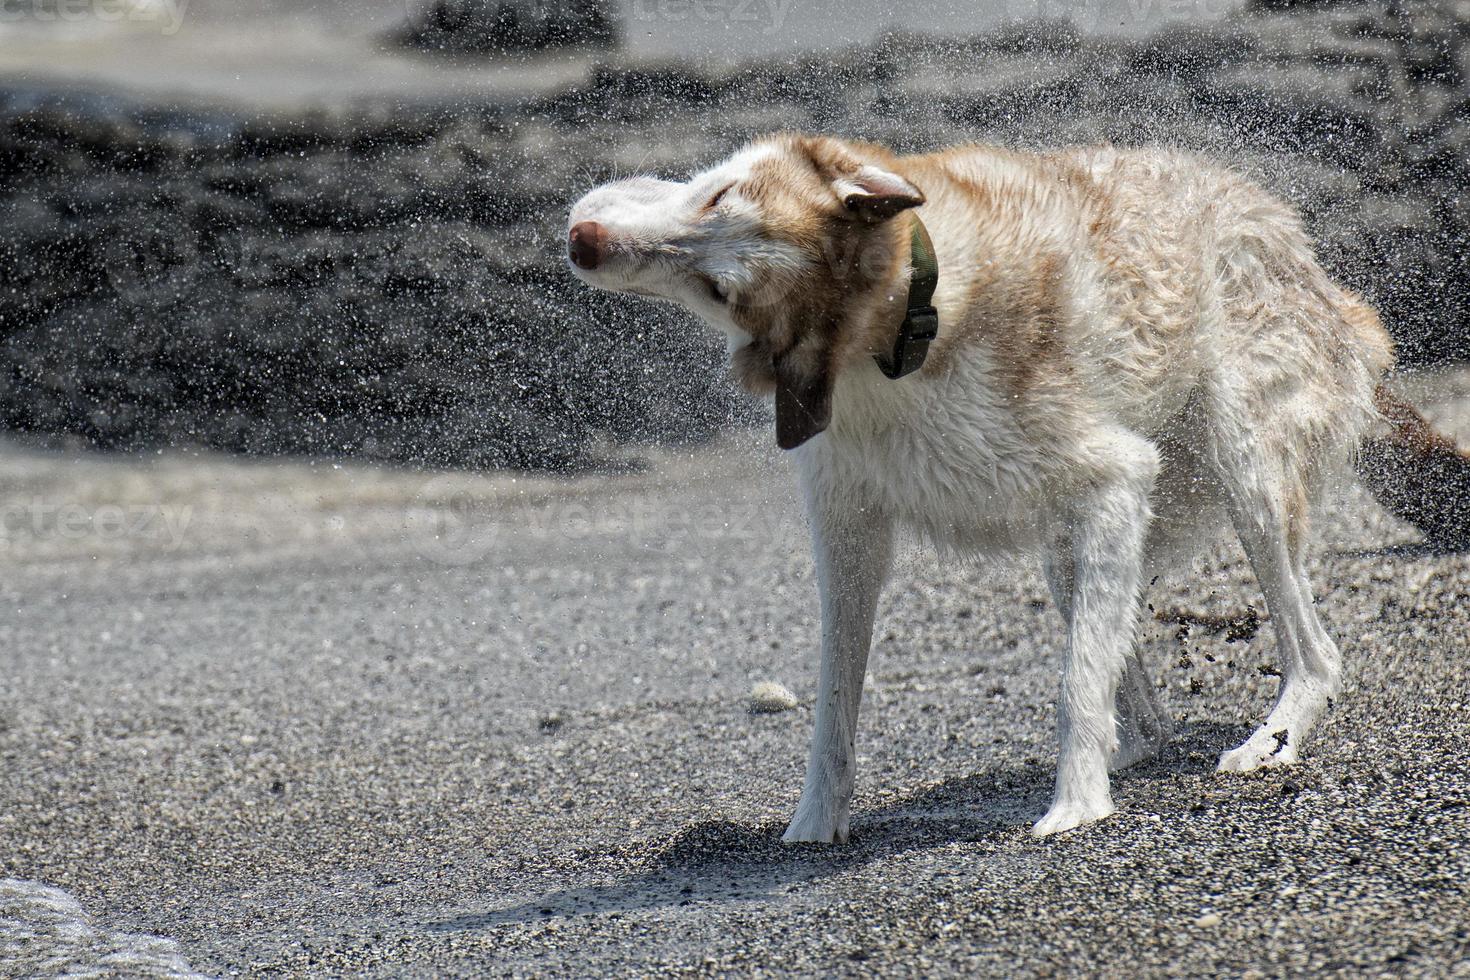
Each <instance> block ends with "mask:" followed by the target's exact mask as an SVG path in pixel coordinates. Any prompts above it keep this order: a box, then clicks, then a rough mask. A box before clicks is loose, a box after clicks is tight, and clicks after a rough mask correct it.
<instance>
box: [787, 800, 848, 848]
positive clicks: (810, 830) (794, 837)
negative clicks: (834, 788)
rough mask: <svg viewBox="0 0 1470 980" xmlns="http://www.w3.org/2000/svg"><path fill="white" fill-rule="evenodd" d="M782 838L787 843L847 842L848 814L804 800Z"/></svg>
mask: <svg viewBox="0 0 1470 980" xmlns="http://www.w3.org/2000/svg"><path fill="white" fill-rule="evenodd" d="M781 840H783V841H785V842H786V843H787V844H846V843H847V814H846V813H842V814H838V813H837V812H836V811H835V810H834V808H833V807H831V806H825V805H817V804H813V805H809V804H807V802H806V801H805V800H803V801H802V802H801V803H800V804H799V805H798V806H797V807H796V814H795V815H794V816H793V817H792V818H791V823H790V824H789V825H788V826H787V827H786V833H784V834H782V835H781Z"/></svg>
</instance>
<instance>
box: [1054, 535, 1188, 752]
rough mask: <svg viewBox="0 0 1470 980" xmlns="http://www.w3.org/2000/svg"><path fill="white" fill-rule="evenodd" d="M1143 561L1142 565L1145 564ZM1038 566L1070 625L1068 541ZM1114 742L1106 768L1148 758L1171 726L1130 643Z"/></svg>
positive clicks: (1117, 699) (1071, 566) (1073, 572)
mask: <svg viewBox="0 0 1470 980" xmlns="http://www.w3.org/2000/svg"><path fill="white" fill-rule="evenodd" d="M1146 567H1147V565H1145V568H1146ZM1042 569H1043V571H1044V572H1045V573H1046V583H1047V585H1048V586H1049V587H1050V588H1051V595H1052V600H1053V601H1054V602H1055V603H1056V604H1057V610H1058V611H1059V612H1060V613H1061V614H1062V622H1063V624H1064V625H1065V626H1066V628H1067V629H1068V630H1069V631H1070V630H1071V628H1072V583H1073V579H1074V578H1075V576H1076V566H1075V564H1074V563H1073V560H1072V544H1071V541H1070V540H1068V539H1067V538H1062V539H1059V540H1058V541H1057V542H1055V543H1054V545H1053V547H1052V548H1051V549H1050V550H1049V551H1048V553H1047V555H1046V558H1045V561H1044V562H1043V564H1042ZM1114 703H1115V707H1116V710H1117V726H1118V745H1117V747H1116V748H1115V749H1113V752H1112V754H1111V755H1110V756H1109V757H1108V769H1109V770H1112V771H1117V770H1119V769H1126V768H1128V767H1129V766H1131V765H1134V764H1135V763H1138V762H1142V761H1143V760H1144V759H1152V758H1153V757H1154V756H1156V755H1158V754H1159V753H1160V752H1161V751H1163V748H1164V745H1165V743H1167V742H1168V741H1169V737H1170V736H1171V735H1172V734H1173V728H1174V726H1173V725H1172V724H1171V723H1170V721H1169V716H1168V714H1167V713H1166V712H1165V711H1164V709H1163V708H1162V707H1161V706H1160V705H1159V702H1158V699H1157V697H1156V696H1155V694H1154V685H1153V681H1152V680H1151V679H1150V678H1149V675H1148V671H1147V670H1145V669H1144V664H1143V656H1142V652H1141V651H1140V650H1139V648H1138V644H1137V643H1134V644H1133V645H1132V647H1130V649H1129V651H1128V657H1127V661H1126V663H1125V664H1124V667H1123V677H1122V679H1121V680H1119V681H1118V692H1117V695H1116V697H1115V702H1114Z"/></svg>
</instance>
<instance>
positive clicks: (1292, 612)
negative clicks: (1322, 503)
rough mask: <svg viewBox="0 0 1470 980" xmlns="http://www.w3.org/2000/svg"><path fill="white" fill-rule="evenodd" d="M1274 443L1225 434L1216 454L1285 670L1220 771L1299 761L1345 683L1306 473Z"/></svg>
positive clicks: (1236, 522)
mask: <svg viewBox="0 0 1470 980" xmlns="http://www.w3.org/2000/svg"><path fill="white" fill-rule="evenodd" d="M1271 442H1272V440H1271V439H1267V438H1264V437H1260V436H1258V435H1254V434H1253V435H1244V434H1242V435H1241V436H1239V437H1237V438H1229V437H1228V435H1227V436H1226V437H1224V438H1220V439H1219V447H1218V450H1217V452H1216V454H1215V456H1216V458H1217V460H1218V461H1219V465H1220V477H1221V480H1222V481H1223V482H1224V484H1225V486H1226V489H1227V491H1228V496H1227V500H1228V507H1229V509H1230V517H1231V520H1232V522H1233V523H1234V525H1235V531H1236V534H1238V535H1239V536H1240V543H1241V544H1242V545H1243V546H1244V548H1245V553H1246V556H1247V557H1248V558H1249V559H1250V563H1251V567H1252V568H1253V569H1254V570H1255V573H1256V581H1257V582H1258V583H1259V584H1260V587H1261V592H1262V593H1263V594H1264V596H1265V599H1266V608H1267V609H1268V610H1269V611H1270V613H1271V621H1272V623H1273V624H1274V625H1275V628H1276V643H1277V647H1278V649H1279V653H1280V657H1281V676H1282V680H1281V689H1280V691H1279V692H1278V694H1277V699H1276V705H1275V707H1274V708H1272V709H1271V713H1270V714H1269V715H1268V716H1267V718H1266V721H1265V723H1264V724H1262V725H1261V726H1260V727H1259V728H1257V729H1256V730H1255V732H1254V733H1253V734H1252V735H1251V736H1250V738H1248V739H1247V740H1246V741H1245V742H1244V743H1243V744H1242V745H1240V746H1239V747H1238V748H1235V749H1231V750H1230V751H1229V752H1226V753H1225V754H1223V755H1222V756H1221V757H1220V769H1221V770H1222V771H1229V772H1249V771H1251V770H1253V769H1257V768H1260V767H1262V766H1273V765H1288V764H1290V763H1293V762H1296V761H1297V759H1298V757H1299V754H1300V752H1301V748H1302V745H1303V743H1304V742H1305V741H1306V739H1307V737H1308V735H1309V734H1310V733H1311V731H1312V728H1313V727H1314V726H1315V725H1316V723H1317V720H1318V719H1319V718H1320V717H1321V716H1322V714H1323V712H1324V711H1325V710H1326V709H1327V707H1328V706H1329V704H1330V703H1331V699H1332V698H1333V697H1335V696H1336V695H1337V692H1338V689H1339V687H1340V685H1341V675H1342V658H1341V656H1340V655H1339V653H1338V650H1337V645H1336V644H1335V643H1333V642H1332V638H1331V637H1329V636H1328V635H1327V631H1326V630H1325V629H1323V627H1322V623H1321V621H1320V620H1319V619H1318V618H1317V611H1316V609H1315V608H1313V604H1312V591H1311V585H1310V583H1309V582H1308V581H1307V576H1306V571H1305V564H1304V560H1303V559H1304V549H1305V541H1304V538H1305V535H1306V530H1305V529H1306V519H1307V515H1306V511H1307V506H1308V501H1309V499H1310V494H1309V492H1308V490H1307V488H1306V487H1305V486H1304V479H1305V474H1303V473H1301V472H1296V471H1292V470H1290V468H1289V467H1288V466H1287V465H1286V464H1285V463H1284V462H1283V460H1290V459H1292V458H1293V456H1292V454H1290V453H1287V452H1281V451H1276V452H1273V451H1272V446H1271V445H1270V443H1271ZM1275 448H1276V449H1277V450H1280V448H1281V447H1279V446H1277V447H1275Z"/></svg>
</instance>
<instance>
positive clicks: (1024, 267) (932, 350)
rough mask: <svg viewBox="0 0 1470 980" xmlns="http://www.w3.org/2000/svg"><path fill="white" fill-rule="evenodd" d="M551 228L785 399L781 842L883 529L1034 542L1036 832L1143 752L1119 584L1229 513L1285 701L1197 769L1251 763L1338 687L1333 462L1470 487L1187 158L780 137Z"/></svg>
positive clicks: (1054, 825)
mask: <svg viewBox="0 0 1470 980" xmlns="http://www.w3.org/2000/svg"><path fill="white" fill-rule="evenodd" d="M566 245H567V261H568V263H569V265H570V267H571V270H572V272H573V273H574V274H575V275H576V276H577V277H579V278H580V279H582V280H583V281H585V282H586V283H589V284H591V285H593V286H596V287H600V288H602V289H609V290H615V291H619V292H624V293H634V294H638V295H643V296H652V297H658V298H661V299H664V300H672V301H673V302H675V303H678V304H681V305H683V306H684V307H687V308H688V309H689V310H691V311H693V312H694V313H695V314H697V315H698V316H699V317H700V318H702V319H703V320H705V321H707V322H708V323H709V324H711V325H712V326H714V327H715V328H717V329H718V330H720V331H721V332H723V334H724V335H725V337H726V338H727V339H728V342H729V349H730V355H731V364H732V369H733V373H734V375H735V377H736V378H737V379H738V381H739V382H740V383H741V384H742V385H744V386H745V387H746V388H747V389H749V390H750V391H751V392H754V393H756V394H761V395H774V399H775V415H776V439H777V442H778V444H779V445H780V446H781V447H782V448H783V449H787V450H791V451H792V452H793V454H794V456H795V460H796V464H797V469H798V472H799V476H800V483H801V487H802V490H803V495H804V497H805V501H806V506H807V510H808V517H809V521H810V525H811V531H812V538H813V543H814V550H815V557H816V571H817V581H818V584H819V588H820V593H821V611H822V638H821V670H820V679H819V682H818V689H817V698H816V705H815V712H814V714H815V732H814V734H813V737H812V743H811V754H810V757H809V761H808V766H807V775H806V782H805V785H804V788H803V790H802V794H801V800H800V803H799V804H798V806H797V808H796V812H795V815H794V816H793V817H792V819H791V822H790V825H789V827H788V829H787V830H786V833H785V838H784V839H785V840H787V841H812V842H843V841H845V840H846V839H847V837H848V824H849V817H848V814H849V808H850V803H851V799H852V794H853V786H854V767H855V756H854V736H855V732H856V727H857V719H858V706H859V702H860V700H861V697H862V688H863V680H864V674H865V672H866V666H867V660H868V650H869V646H870V642H871V638H872V632H873V620H874V613H875V607H876V604H877V601H878V597H879V592H880V590H881V588H882V587H883V584H884V581H885V578H886V577H887V575H888V572H889V567H890V563H891V559H892V556H893V552H894V541H895V535H896V534H897V532H898V531H899V530H900V529H906V530H909V531H913V532H917V533H918V534H919V535H920V536H921V537H922V538H924V539H927V540H928V541H929V542H931V543H932V544H933V545H935V546H936V547H937V548H938V549H939V550H940V551H941V552H952V553H959V554H997V553H1000V554H1007V553H1009V554H1020V555H1035V556H1038V557H1039V558H1040V560H1041V566H1042V569H1043V571H1044V573H1045V576H1046V580H1047V582H1048V585H1049V587H1050V590H1051V593H1052V595H1053V597H1054V599H1055V601H1056V605H1057V607H1058V609H1059V610H1060V612H1061V615H1062V618H1063V620H1064V622H1065V624H1066V628H1067V648H1066V655H1065V662H1064V668H1063V671H1062V676H1061V693H1060V697H1059V699H1058V702H1057V703H1058V722H1057V728H1058V737H1059V749H1058V762H1057V773H1056V788H1055V794H1054V797H1053V800H1052V803H1051V807H1050V809H1049V810H1048V811H1047V812H1046V814H1045V815H1044V816H1042V817H1041V819H1040V820H1038V821H1037V822H1036V823H1035V825H1034V827H1033V828H1032V832H1033V833H1034V834H1036V835H1037V836H1045V835H1049V834H1055V833H1059V832H1062V831H1067V830H1071V829H1073V828H1075V827H1079V826H1081V825H1084V824H1087V823H1090V822H1091V821H1095V820H1099V819H1101V818H1103V817H1106V816H1108V815H1109V814H1111V813H1113V812H1114V806H1113V801H1112V797H1111V791H1110V786H1109V770H1110V769H1117V768H1121V767H1124V766H1128V765H1130V764H1132V763H1135V762H1137V761H1139V760H1141V759H1145V758H1148V757H1150V756H1153V755H1155V754H1157V753H1158V751H1159V750H1160V748H1161V746H1162V745H1163V744H1164V741H1165V739H1166V738H1167V736H1168V734H1169V728H1170V726H1169V720H1168V718H1167V716H1166V715H1165V714H1164V712H1163V711H1162V710H1161V709H1160V707H1159V705H1158V704H1157V703H1156V701H1155V697H1154V685H1153V684H1152V683H1151V682H1150V680H1149V678H1148V676H1147V675H1146V674H1145V672H1144V668H1143V665H1142V663H1141V662H1140V658H1139V654H1138V650H1137V647H1136V645H1135V634H1136V631H1137V626H1138V619H1139V607H1140V604H1141V594H1142V590H1143V587H1144V585H1145V583H1148V582H1150V581H1151V580H1152V578H1153V576H1154V575H1156V574H1158V572H1159V571H1161V570H1162V569H1164V568H1165V567H1166V566H1167V564H1168V563H1169V562H1171V561H1176V560H1178V559H1179V558H1180V557H1181V556H1182V555H1184V554H1186V553H1188V551H1189V545H1190V544H1191V543H1192V542H1195V541H1197V540H1199V539H1200V538H1201V535H1202V532H1203V531H1205V530H1208V529H1209V528H1210V527H1212V526H1219V525H1223V524H1224V523H1225V522H1226V521H1228V522H1229V524H1230V525H1233V528H1234V531H1235V533H1236V534H1237V535H1238V536H1239V538H1240V541H1241V543H1242V545H1244V548H1245V553H1246V555H1247V556H1248V558H1249V560H1250V562H1251V565H1252V567H1253V569H1254V571H1255V574H1256V578H1257V580H1258V582H1259V584H1260V587H1261V590H1262V591H1263V593H1264V595H1265V601H1266V605H1267V608H1268V610H1269V612H1270V617H1271V620H1272V622H1273V624H1274V626H1275V631H1276V636H1277V642H1278V645H1279V648H1280V654H1281V662H1282V680H1281V684H1280V690H1279V694H1278V697H1277V701H1276V704H1275V706H1274V707H1273V708H1272V709H1271V711H1270V714H1269V715H1268V717H1267V718H1266V720H1265V721H1264V722H1263V723H1262V724H1261V725H1260V726H1259V727H1258V728H1256V729H1255V731H1254V732H1253V733H1252V734H1251V735H1250V737H1249V738H1247V739H1246V740H1245V742H1244V743H1242V744H1241V745H1239V746H1237V747H1235V748H1233V749H1230V750H1229V751H1226V752H1225V753H1224V754H1223V755H1222V756H1221V757H1220V761H1219V768H1220V769H1221V770H1224V771H1229V772H1250V771H1252V770H1255V769H1259V768H1261V767H1263V766H1279V765H1289V764H1291V763H1293V762H1295V761H1297V759H1298V757H1299V753H1300V752H1301V751H1302V748H1303V746H1304V745H1305V744H1306V743H1307V740H1308V739H1309V737H1310V736H1311V734H1312V729H1313V727H1314V726H1315V725H1316V723H1317V721H1318V719H1319V718H1320V716H1321V715H1322V714H1323V712H1324V711H1325V710H1326V709H1327V708H1328V707H1329V706H1330V705H1331V703H1332V699H1333V698H1334V696H1336V694H1337V693H1338V690H1339V686H1340V683H1341V680H1340V678H1341V659H1340V657H1339V653H1338V649H1337V646H1336V645H1335V644H1334V642H1333V640H1332V639H1331V637H1329V636H1328V634H1327V631H1326V630H1325V629H1324V628H1323V626H1322V624H1321V622H1320V621H1319V620H1318V617H1317V613H1316V611H1315V610H1314V608H1313V598H1312V592H1311V586H1310V583H1309V582H1308V581H1307V576H1306V570H1305V563H1304V562H1305V557H1306V548H1307V541H1308V521H1309V517H1310V511H1311V508H1312V505H1313V503H1314V502H1315V501H1316V500H1317V498H1318V496H1319V494H1320V492H1321V490H1322V488H1323V486H1324V484H1325V483H1327V482H1328V480H1329V477H1330V475H1331V474H1332V473H1333V471H1334V469H1335V468H1336V467H1337V465H1338V464H1339V463H1341V462H1344V461H1347V460H1350V459H1352V458H1353V457H1354V454H1355V452H1356V450H1357V449H1358V447H1359V446H1360V444H1362V443H1363V442H1364V440H1365V438H1366V437H1367V436H1368V435H1369V434H1370V433H1371V432H1373V431H1374V430H1375V427H1376V429H1377V430H1378V431H1380V432H1381V431H1382V430H1387V432H1388V434H1387V435H1380V436H1378V437H1376V438H1375V439H1374V440H1372V442H1371V445H1372V446H1373V447H1374V451H1375V452H1376V453H1377V454H1378V457H1379V459H1380V461H1382V462H1383V463H1384V464H1385V466H1386V467H1387V468H1388V469H1389V470H1390V471H1391V473H1392V476H1393V479H1392V480H1389V481H1388V482H1389V483H1392V484H1393V485H1394V486H1396V487H1400V488H1402V487H1403V485H1404V482H1405V481H1409V482H1410V483H1412V482H1413V481H1414V480H1416V479H1421V478H1424V477H1425V475H1426V474H1429V473H1431V472H1438V473H1439V474H1440V476H1441V478H1443V479H1444V480H1448V481H1449V482H1450V483H1452V484H1453V489H1454V490H1455V492H1456V493H1459V494H1461V496H1460V498H1459V499H1460V500H1462V501H1464V500H1467V499H1470V496H1466V495H1467V494H1470V458H1467V457H1466V456H1465V455H1464V454H1462V453H1460V452H1459V451H1458V450H1457V449H1456V448H1455V447H1454V446H1453V444H1451V443H1449V442H1448V441H1447V440H1445V439H1443V438H1442V437H1439V436H1437V435H1435V434H1434V433H1433V432H1432V431H1430V430H1429V429H1428V427H1427V424H1426V423H1424V421H1423V419H1422V418H1420V417H1419V415H1418V414H1417V413H1416V412H1414V410H1413V409H1412V408H1410V407H1409V406H1407V405H1404V404H1403V403H1401V402H1398V401H1396V400H1395V399H1394V398H1393V397H1392V396H1391V395H1390V394H1389V393H1388V392H1387V390H1386V389H1384V388H1382V387H1381V382H1382V380H1383V378H1384V376H1385V374H1386V373H1387V372H1388V371H1389V369H1390V368H1391V367H1392V365H1393V348H1392V343H1391V341H1390V339H1389V336H1388V334H1387V333H1386V332H1385V330H1384V328H1383V327H1382V325H1381V324H1380V322H1379V319H1378V316H1377V315H1376V314H1375V312H1374V310H1373V309H1372V308H1371V307H1369V306H1368V305H1367V304H1366V303H1365V302H1364V301H1363V300H1362V299H1361V298H1359V297H1358V296H1357V295H1355V294H1354V293H1352V292H1350V291H1349V290H1347V289H1344V288H1342V287H1340V286H1338V285H1337V284H1335V283H1334V282H1333V281H1332V280H1331V279H1330V278H1329V276H1328V275H1327V274H1326V273H1325V272H1324V271H1323V269H1322V268H1321V266H1320V265H1319V264H1318V262H1317V260H1316V258H1315V256H1314V252H1313V249H1312V245H1311V242H1310V240H1309V239H1308V237H1307V235H1306V233H1305V232H1304V230H1303V227H1302V223H1301V221H1300V219H1299V218H1298V216H1297V214H1296V213H1295V212H1294V211H1293V210H1292V209H1291V208H1290V207H1289V206H1287V205H1286V204H1284V203H1282V202H1281V201H1279V200H1277V199H1276V198H1274V197H1272V196H1271V195H1270V194H1268V193H1267V192H1265V191H1264V190H1262V189H1261V188H1260V187H1259V186H1257V185H1256V184H1254V183H1252V182H1251V181H1249V180H1247V179H1245V178H1244V177H1242V176H1240V175H1238V174H1236V173H1233V172H1231V171H1229V170H1227V169H1224V168H1220V167H1217V166H1214V165H1211V164H1210V163H1208V162H1207V161H1204V160H1202V159H1200V158H1198V157H1196V156H1192V155H1189V154H1187V153H1183V152H1178V151H1174V150H1167V149H1116V148H1110V147H1088V148H1073V149H1062V150H1057V151H1054V152H1043V153H1023V152H1015V151H1011V150H1007V149H1002V148H998V147H993V146H983V145H974V146H965V147H960V148H956V149H950V150H946V151H944V152H939V153H932V154H926V155H916V156H898V155H895V154H894V153H892V152H890V151H888V150H886V149H884V148H883V147H880V146H876V145H872V144H868V143H861V142H851V141H844V140H839V139H835V138H830V137H824V136H811V135H803V134H793V133H787V134H777V135H773V136H769V137H765V138H761V139H758V140H756V141H754V142H753V143H751V144H750V145H748V146H746V147H744V148H743V149H741V150H739V151H738V152H736V153H734V154H733V155H732V156H731V157H729V158H728V159H726V160H725V161H723V162H722V163H720V164H718V165H716V166H714V167H712V168H710V169H708V170H706V171H704V172H703V173H699V174H697V175H695V176H694V177H692V178H690V179H689V180H688V181H686V182H682V183H681V182H675V181H669V180H661V179H655V178H653V177H647V176H639V177H632V178H628V179H624V180H617V181H614V182H612V183H609V184H606V185H604V186H601V187H598V188H596V189H594V190H592V191H590V192H589V193H587V194H586V195H585V196H583V197H582V198H581V199H580V200H578V201H577V202H576V203H575V205H574V206H573V207H572V209H571V214H570V218H569V222H568V229H567V239H566ZM1435 467H1438V468H1439V469H1438V470H1436V469H1435ZM1370 483H1371V481H1370ZM1421 483H1422V479H1421ZM1442 491H1443V487H1441V488H1438V489H1436V488H1434V487H1430V486H1428V485H1416V486H1414V487H1411V488H1410V490H1409V491H1408V492H1404V493H1402V494H1401V496H1402V497H1403V499H1401V500H1398V501H1397V502H1396V503H1394V507H1395V509H1396V510H1398V511H1399V512H1400V513H1404V514H1406V515H1407V516H1410V517H1413V518H1415V519H1417V520H1418V521H1419V522H1420V523H1421V525H1423V526H1424V527H1425V528H1426V529H1427V530H1428V531H1430V532H1431V533H1440V534H1443V535H1445V536H1447V537H1455V536H1456V535H1461V534H1464V535H1466V536H1467V537H1470V532H1467V531H1466V529H1465V528H1464V527H1463V526H1461V525H1460V524H1457V523H1456V521H1463V520H1464V516H1463V515H1464V512H1463V509H1457V508H1453V507H1451V508H1440V509H1439V510H1438V511H1436V510H1435V508H1434V505H1433V504H1432V503H1427V501H1433V500H1436V499H1442V498H1443V497H1444V493H1443V492H1442ZM1390 496H1391V495H1390ZM1405 500H1409V501H1412V502H1417V505H1418V506H1419V509H1418V510H1415V509H1414V506H1411V505H1410V504H1407V503H1405V502H1404V501H1405ZM1391 503H1393V502H1392V501H1391ZM1425 508H1428V510H1426V509H1425Z"/></svg>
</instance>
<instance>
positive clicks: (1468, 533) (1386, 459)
mask: <svg viewBox="0 0 1470 980" xmlns="http://www.w3.org/2000/svg"><path fill="white" fill-rule="evenodd" d="M1373 404H1374V405H1376V406H1377V408H1378V411H1379V412H1380V413H1382V415H1383V418H1384V420H1385V421H1387V422H1388V435H1386V436H1381V437H1375V438H1372V439H1367V440H1365V441H1364V442H1363V445H1362V446H1361V447H1360V448H1359V450H1358V457H1357V469H1358V475H1359V476H1360V477H1361V478H1362V480H1363V483H1364V485H1365V486H1367V487H1368V489H1369V490H1370V491H1372V493H1373V496H1374V497H1376V498H1377V499H1378V502H1379V503H1380V504H1382V505H1383V506H1384V507H1385V508H1387V509H1388V510H1389V511H1391V512H1392V513H1394V514H1396V515H1398V516H1399V517H1401V518H1403V519H1404V520H1406V521H1408V522H1409V523H1410V524H1413V525H1414V526H1415V527H1417V528H1418V529H1419V530H1420V531H1422V532H1423V533H1424V538H1425V540H1426V541H1427V542H1428V543H1429V544H1431V545H1434V546H1435V547H1439V548H1447V549H1451V550H1455V551H1459V550H1464V549H1470V454H1467V453H1465V452H1463V451H1462V450H1460V449H1459V448H1458V447H1457V446H1456V445H1455V443H1454V442H1453V441H1452V440H1450V439H1449V438H1448V437H1446V436H1443V435H1440V434H1439V433H1438V432H1435V431H1434V429H1433V428H1432V427H1431V426H1430V424H1429V422H1428V421H1426V420H1425V418H1424V416H1422V415H1420V414H1419V412H1418V411H1417V410H1416V409H1415V408H1414V407H1413V406H1412V405H1409V404H1408V403H1407V402H1404V401H1402V400H1400V399H1399V398H1398V397H1396V396H1395V395H1394V394H1393V393H1392V392H1390V391H1389V390H1388V389H1387V388H1385V387H1383V386H1382V385H1379V386H1378V388H1377V390H1376V391H1374V392H1373Z"/></svg>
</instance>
